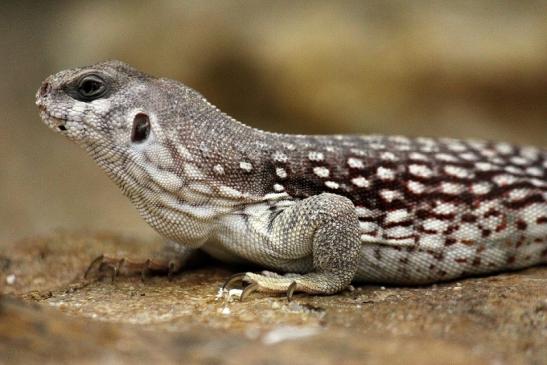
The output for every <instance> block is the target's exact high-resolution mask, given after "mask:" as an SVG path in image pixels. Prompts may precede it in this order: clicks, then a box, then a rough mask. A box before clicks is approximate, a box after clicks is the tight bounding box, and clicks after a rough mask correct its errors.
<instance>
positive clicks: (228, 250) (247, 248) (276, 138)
mask: <svg viewBox="0 0 547 365" xmlns="http://www.w3.org/2000/svg"><path fill="white" fill-rule="evenodd" d="M37 105H38V106H39V108H40V111H41V116H42V118H43V120H44V122H45V123H46V124H47V125H48V126H50V127H51V128H53V129H55V130H57V131H58V132H60V133H62V134H64V135H65V136H66V137H68V138H69V139H70V140H73V141H75V142H77V143H78V144H80V145H81V146H83V147H84V148H85V149H86V150H87V151H88V153H89V154H90V155H91V157H92V158H93V159H94V160H95V161H96V162H97V163H98V164H99V165H100V166H101V167H102V168H103V169H104V170H105V171H106V172H107V174H108V175H109V176H110V177H111V178H112V180H114V182H115V183H116V184H117V185H118V186H119V187H120V188H121V189H122V191H123V192H124V194H125V195H126V196H128V198H129V199H130V200H131V201H132V202H133V204H134V205H135V206H136V207H137V209H138V210H139V212H140V213H141V215H142V217H143V218H144V219H145V220H146V221H147V222H148V223H149V224H150V225H151V226H152V227H153V228H154V229H156V230H157V231H158V232H159V233H160V234H162V235H163V236H164V237H166V238H168V239H169V240H171V241H172V242H175V243H176V245H177V246H178V247H179V248H180V250H179V251H178V252H179V254H180V255H181V256H184V257H186V255H185V254H183V253H182V252H187V251H189V250H191V249H197V248H199V249H202V250H204V251H206V252H208V253H209V254H211V255H212V256H215V257H217V258H220V259H221V260H226V261H232V262H240V261H246V262H253V263H256V264H259V265H261V266H263V267H265V268H267V269H270V270H274V271H277V272H281V273H288V274H286V275H284V276H281V275H278V274H273V273H263V274H254V273H246V274H245V276H244V280H245V281H247V282H250V283H253V285H254V286H255V288H256V289H258V290H262V291H270V292H284V291H287V290H288V289H291V290H294V289H296V290H298V291H305V292H309V293H325V294H328V293H335V292H338V291H340V290H342V289H344V288H345V287H347V285H349V284H350V283H351V282H352V281H366V282H382V283H402V284H422V283H432V282H436V281H442V280H449V279H454V278H458V277H462V276H467V275H473V274H484V273H491V272H498V271H503V270H511V269H517V268H522V267H527V266H532V265H536V264H540V263H545V262H547V151H546V150H545V149H540V148H535V147H528V146H526V147H518V146H514V145H510V144H507V143H493V142H486V141H479V140H468V141H465V140H455V139H431V138H414V139H411V138H406V137H401V136H359V135H333V136H306V135H287V134H278V133H270V132H265V131H261V130H257V129H254V128H251V127H249V126H246V125H244V124H242V123H240V122H238V121H236V120H234V119H233V118H231V117H229V116H227V115H226V114H224V113H222V112H221V111H220V110H219V109H217V108H216V107H214V106H213V105H211V104H210V103H209V102H207V100H206V99H205V98H203V96H201V95H200V94H199V93H197V92H196V91H194V90H192V89H190V88H188V87H186V86H185V85H183V84H181V83H178V82H176V81H172V80H168V79H158V78H154V77H151V76H148V75H146V74H143V73H141V72H139V71H137V70H135V69H133V68H131V67H130V66H128V65H126V64H124V63H122V62H119V61H107V62H103V63H100V64H97V65H94V66H90V67H84V68H79V69H73V70H66V71H62V72H60V73H58V74H56V75H53V76H50V77H49V78H48V79H47V80H46V81H44V83H43V85H42V87H41V88H40V90H39V91H38V93H37Z"/></svg>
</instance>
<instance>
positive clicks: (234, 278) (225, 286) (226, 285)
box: [222, 272, 247, 291]
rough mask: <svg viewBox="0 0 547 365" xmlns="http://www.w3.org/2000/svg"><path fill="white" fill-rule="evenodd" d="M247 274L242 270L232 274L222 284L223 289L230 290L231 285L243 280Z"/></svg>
mask: <svg viewBox="0 0 547 365" xmlns="http://www.w3.org/2000/svg"><path fill="white" fill-rule="evenodd" d="M246 275H247V274H246V273H244V272H241V273H237V274H234V275H232V276H230V277H229V278H228V279H226V281H225V282H224V284H223V285H222V291H224V290H228V289H229V286H231V285H232V284H234V283H237V282H243V278H244V277H245V276H246Z"/></svg>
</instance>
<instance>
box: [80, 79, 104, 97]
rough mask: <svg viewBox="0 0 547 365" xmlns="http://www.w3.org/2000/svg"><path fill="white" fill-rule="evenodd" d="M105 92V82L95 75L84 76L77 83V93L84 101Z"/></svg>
mask: <svg viewBox="0 0 547 365" xmlns="http://www.w3.org/2000/svg"><path fill="white" fill-rule="evenodd" d="M105 92H106V85H105V82H104V80H103V79H102V78H100V77H99V76H97V75H87V76H84V77H82V79H81V80H80V82H79V83H78V94H80V97H81V98H82V99H83V100H85V101H91V100H95V99H98V98H100V97H101V96H103V95H104V94H105Z"/></svg>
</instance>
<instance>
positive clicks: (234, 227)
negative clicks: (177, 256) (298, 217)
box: [203, 204, 313, 273]
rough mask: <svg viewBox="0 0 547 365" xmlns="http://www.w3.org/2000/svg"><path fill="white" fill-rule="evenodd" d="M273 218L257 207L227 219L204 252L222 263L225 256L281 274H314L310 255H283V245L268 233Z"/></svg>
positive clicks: (298, 252)
mask: <svg viewBox="0 0 547 365" xmlns="http://www.w3.org/2000/svg"><path fill="white" fill-rule="evenodd" d="M270 214H271V211H270V210H269V205H268V204H256V205H253V206H249V207H246V208H245V210H244V211H241V212H237V213H234V214H229V215H226V216H225V217H223V218H222V219H221V221H220V224H219V227H220V228H218V229H217V230H216V231H215V234H214V237H213V239H212V240H211V241H210V242H208V243H207V244H206V245H205V247H203V249H204V250H205V251H206V252H213V253H211V255H213V256H215V255H216V256H215V257H217V256H218V257H219V259H221V260H223V259H222V256H225V257H226V258H227V259H228V260H230V259H231V260H240V261H244V262H251V263H255V264H257V265H260V266H262V267H265V268H267V269H271V270H276V271H280V272H292V273H294V272H298V273H305V272H310V271H313V264H312V256H311V251H310V252H309V253H308V252H306V251H305V250H302V248H300V249H299V248H294V250H292V252H291V254H287V252H283V248H284V247H285V245H284V242H281V240H280V239H279V238H278V237H275V236H272V235H271V234H270V232H269V228H268V224H269V219H270Z"/></svg>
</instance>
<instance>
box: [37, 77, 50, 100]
mask: <svg viewBox="0 0 547 365" xmlns="http://www.w3.org/2000/svg"><path fill="white" fill-rule="evenodd" d="M50 91H51V86H50V85H49V82H47V81H46V82H44V83H43V84H42V86H41V87H40V96H41V97H45V96H47V95H48V94H49V92H50Z"/></svg>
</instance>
